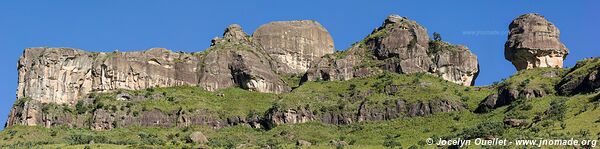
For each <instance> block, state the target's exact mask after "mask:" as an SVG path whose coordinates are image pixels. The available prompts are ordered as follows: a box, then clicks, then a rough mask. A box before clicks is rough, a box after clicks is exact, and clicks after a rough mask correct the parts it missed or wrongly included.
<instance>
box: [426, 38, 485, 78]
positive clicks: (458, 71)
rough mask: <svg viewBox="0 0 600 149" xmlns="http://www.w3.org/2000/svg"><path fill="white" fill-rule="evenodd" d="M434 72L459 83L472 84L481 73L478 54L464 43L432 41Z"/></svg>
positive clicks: (430, 49)
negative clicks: (451, 43) (452, 43)
mask: <svg viewBox="0 0 600 149" xmlns="http://www.w3.org/2000/svg"><path fill="white" fill-rule="evenodd" d="M429 44H430V47H429V52H430V57H431V58H432V61H433V67H432V71H431V72H432V73H433V74H435V75H437V76H440V77H442V78H443V79H445V80H449V81H452V82H454V83H457V84H461V85H465V86H472V85H474V84H475V79H476V78H477V75H478V73H479V63H478V62H477V56H476V55H475V54H473V53H471V51H470V50H469V49H468V48H467V47H465V46H462V45H450V44H448V43H446V42H443V41H431V42H430V43H429Z"/></svg>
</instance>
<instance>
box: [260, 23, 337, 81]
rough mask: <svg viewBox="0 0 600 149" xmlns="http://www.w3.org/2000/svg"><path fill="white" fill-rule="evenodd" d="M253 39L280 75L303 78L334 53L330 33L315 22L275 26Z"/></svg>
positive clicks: (268, 27) (261, 28) (271, 25)
mask: <svg viewBox="0 0 600 149" xmlns="http://www.w3.org/2000/svg"><path fill="white" fill-rule="evenodd" d="M252 37H253V39H254V40H256V42H258V43H259V44H260V45H261V46H262V48H264V50H265V52H266V53H267V54H269V55H270V56H271V57H272V58H273V59H274V60H275V63H274V64H275V66H276V70H277V72H280V73H284V74H303V73H304V72H306V70H308V68H309V67H310V66H311V63H312V61H314V60H315V59H317V58H320V57H321V56H323V55H326V54H331V53H333V52H334V45H333V39H332V38H331V35H330V34H329V32H328V31H327V30H326V29H325V28H324V27H323V26H321V24H319V23H318V22H316V21H312V20H302V21H278V22H271V23H268V24H265V25H262V26H260V27H259V28H258V29H257V30H256V31H255V32H254V34H253V35H252Z"/></svg>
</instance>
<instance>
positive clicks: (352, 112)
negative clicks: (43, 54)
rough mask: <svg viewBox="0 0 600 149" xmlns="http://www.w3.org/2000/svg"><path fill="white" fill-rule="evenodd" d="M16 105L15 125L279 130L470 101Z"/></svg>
mask: <svg viewBox="0 0 600 149" xmlns="http://www.w3.org/2000/svg"><path fill="white" fill-rule="evenodd" d="M94 100H95V99H93V98H88V99H85V102H84V103H85V104H84V105H83V106H86V107H89V106H95V105H94V104H93V103H94ZM17 104H19V105H18V106H15V107H14V108H13V109H12V111H11V114H10V115H9V119H8V121H7V123H6V126H7V127H10V126H14V125H28V126H43V127H58V126H65V127H70V128H89V129H92V130H96V131H105V130H111V129H114V128H121V127H131V126H142V127H185V126H191V125H201V126H208V127H211V128H215V129H218V128H223V127H228V126H236V125H245V126H249V127H253V128H266V129H270V128H274V127H276V126H278V125H283V124H299V123H306V122H311V121H319V122H322V123H326V124H335V125H347V124H353V123H356V122H362V121H385V120H392V119H396V118H402V117H415V116H427V115H431V114H435V113H443V112H453V111H461V110H464V109H466V105H464V104H462V103H461V102H456V101H450V100H443V99H442V100H432V101H427V102H425V101H416V102H407V101H405V100H396V101H394V102H392V104H389V105H385V106H383V107H382V106H381V105H370V104H368V103H367V102H362V103H360V104H358V107H356V108H350V109H343V110H326V111H321V112H319V113H315V112H314V111H317V110H316V109H311V108H310V107H307V106H300V107H291V108H280V107H272V108H270V109H269V110H267V111H264V113H265V114H264V115H257V114H251V115H247V116H233V117H222V116H221V115H219V113H218V112H214V111H210V110H207V109H196V110H175V111H161V110H157V109H152V110H145V111H144V110H142V111H136V112H133V110H134V109H130V108H129V107H125V106H124V107H121V108H118V109H110V108H99V109H95V110H92V109H90V110H89V111H85V112H83V113H78V114H72V113H68V112H65V111H64V110H65V109H69V107H68V105H56V104H52V103H50V104H42V103H41V102H39V101H35V100H28V101H23V102H20V103H17Z"/></svg>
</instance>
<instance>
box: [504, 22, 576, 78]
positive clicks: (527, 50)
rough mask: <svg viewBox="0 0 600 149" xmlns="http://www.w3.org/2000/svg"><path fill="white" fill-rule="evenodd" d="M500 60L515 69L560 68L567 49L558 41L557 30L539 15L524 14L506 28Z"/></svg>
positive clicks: (558, 34)
mask: <svg viewBox="0 0 600 149" xmlns="http://www.w3.org/2000/svg"><path fill="white" fill-rule="evenodd" d="M509 30H510V32H509V35H508V41H506V44H505V45H504V57H505V58H506V59H507V60H509V61H511V62H512V63H513V65H515V67H516V68H517V70H522V69H530V68H536V67H558V68H562V67H563V60H564V59H565V58H566V57H567V55H568V54H569V50H568V49H567V48H566V47H565V45H564V44H563V43H562V42H560V31H559V30H558V28H556V26H554V24H552V23H550V22H548V20H546V19H545V18H544V17H543V16H541V15H539V14H524V15H521V16H519V17H518V18H516V19H515V20H513V21H512V23H511V24H510V26H509Z"/></svg>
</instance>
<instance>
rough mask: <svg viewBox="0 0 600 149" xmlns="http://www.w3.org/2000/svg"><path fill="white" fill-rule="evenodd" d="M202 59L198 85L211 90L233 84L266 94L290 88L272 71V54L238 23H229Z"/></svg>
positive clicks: (232, 85) (285, 90)
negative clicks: (260, 45)
mask: <svg viewBox="0 0 600 149" xmlns="http://www.w3.org/2000/svg"><path fill="white" fill-rule="evenodd" d="M201 58H202V59H203V61H202V63H201V66H200V71H199V74H200V77H199V78H200V80H199V85H200V87H203V88H205V89H206V90H208V91H215V90H218V89H222V88H228V87H234V86H237V87H241V88H244V89H248V90H252V91H259V92H267V93H282V92H288V91H289V90H290V88H289V87H288V86H286V84H285V83H284V82H283V80H281V78H280V77H279V75H277V74H276V72H275V71H274V70H273V68H272V67H273V66H272V60H271V58H270V57H269V55H267V54H266V53H265V52H264V51H263V50H261V49H260V47H259V46H257V45H256V44H254V43H252V41H250V38H249V37H248V36H247V35H246V33H244V31H243V30H242V28H241V27H240V26H239V25H231V26H229V27H228V28H227V29H226V31H225V33H224V34H223V39H215V40H213V44H212V46H211V47H210V48H209V49H207V50H206V54H205V55H203V56H201Z"/></svg>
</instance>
